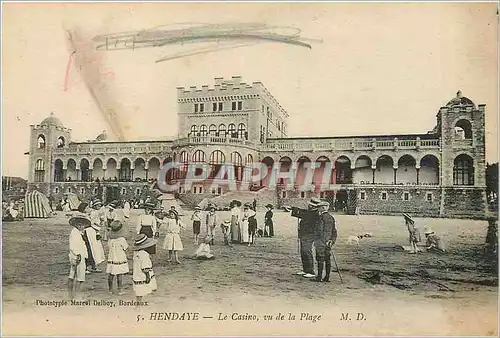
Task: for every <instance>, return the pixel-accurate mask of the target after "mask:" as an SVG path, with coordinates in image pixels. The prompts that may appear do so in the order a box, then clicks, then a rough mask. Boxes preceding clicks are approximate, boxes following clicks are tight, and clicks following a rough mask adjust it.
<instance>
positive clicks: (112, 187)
mask: <svg viewBox="0 0 500 338" xmlns="http://www.w3.org/2000/svg"><path fill="white" fill-rule="evenodd" d="M177 101H178V115H179V125H178V135H177V138H176V139H174V140H165V141H133V142H110V141H106V140H103V141H88V142H72V140H71V129H68V128H65V127H64V126H63V125H62V123H61V122H60V121H59V120H58V119H57V118H56V117H55V116H53V115H51V116H50V117H48V118H46V119H45V120H44V121H42V122H41V123H40V124H39V125H36V126H35V125H33V126H31V138H30V151H29V154H30V158H29V175H28V177H29V179H28V183H29V185H28V189H31V190H32V189H38V190H40V191H43V192H44V193H46V194H52V195H53V197H54V198H55V199H60V198H62V197H63V196H64V194H65V193H75V194H77V195H78V196H80V198H81V199H83V200H87V199H88V198H90V197H92V196H100V197H102V198H103V199H104V200H105V201H109V200H111V199H125V198H127V199H131V198H132V199H134V198H144V197H145V196H146V195H147V193H148V191H149V190H150V188H151V187H152V186H153V185H154V180H155V179H160V180H162V181H166V182H167V183H169V184H176V183H186V181H187V179H188V176H187V172H186V168H187V165H190V164H193V163H197V164H202V163H203V164H205V165H206V166H207V167H208V168H209V169H210V170H211V174H210V175H211V176H210V177H209V179H207V180H205V181H203V182H198V181H196V182H195V181H194V180H193V182H191V181H189V183H192V184H188V185H180V186H179V188H178V189H176V190H175V191H174V192H175V193H176V194H178V196H179V198H181V199H183V200H184V201H185V203H187V204H190V205H194V204H197V203H199V202H200V201H201V200H203V199H204V198H215V197H216V196H220V195H222V197H217V200H218V201H222V202H224V201H225V198H224V197H223V196H233V195H234V194H235V192H234V191H231V190H233V189H234V187H235V186H236V189H237V190H238V191H240V194H245V192H246V191H247V192H249V193H250V195H249V196H253V195H252V193H251V192H252V191H259V195H258V196H260V197H259V198H261V199H265V200H267V201H270V202H272V203H273V204H276V205H277V206H284V205H296V206H305V205H306V203H307V200H308V199H310V198H311V197H312V196H318V197H320V198H324V199H326V200H328V201H330V202H331V205H332V207H333V208H335V209H336V210H343V211H345V212H348V213H355V212H357V213H361V214H363V213H364V214H371V213H383V214H398V213H401V212H409V213H412V214H415V215H422V216H442V217H481V216H482V215H483V214H484V211H485V208H486V200H485V186H486V184H485V128H484V127H485V126H484V123H485V122H484V121H485V118H484V114H485V106H484V105H478V106H476V105H475V104H474V103H473V102H472V101H471V100H469V99H468V98H466V97H463V96H462V94H461V93H460V92H458V93H457V96H456V97H455V98H453V99H452V100H450V101H449V102H448V103H447V104H446V105H445V106H443V107H442V108H440V109H439V111H438V113H437V116H436V117H437V118H436V126H435V127H434V129H433V130H432V131H430V132H427V133H422V134H411V135H406V134H405V135H401V134H394V135H375V136H353V137H311V138H292V137H288V136H287V131H288V113H287V112H286V111H285V110H284V109H283V108H282V107H281V106H280V105H279V103H278V101H277V100H276V99H275V98H274V97H273V96H272V95H271V93H270V92H269V91H268V90H267V89H266V88H265V87H264V85H263V84H262V83H260V82H253V83H252V84H251V85H249V84H245V83H243V82H242V81H241V78H240V77H233V78H232V79H231V80H229V81H224V79H222V78H216V79H215V85H214V86H213V88H209V86H202V87H201V89H199V88H197V87H190V88H189V89H188V90H186V89H185V88H183V87H180V88H178V89H177ZM169 162H172V163H173V162H175V163H180V164H181V165H180V166H179V167H177V169H176V170H171V171H169V172H168V173H167V175H166V177H161V176H159V173H160V168H161V167H162V166H163V165H164V164H166V163H169ZM256 162H259V163H263V164H265V166H266V167H267V169H265V170H264V171H262V172H260V174H259V173H257V175H260V176H259V177H258V179H257V180H256V181H255V180H254V181H251V179H250V178H251V177H252V175H256V172H255V170H253V171H252V169H251V168H249V166H250V165H252V164H253V163H256ZM224 163H231V164H232V165H234V169H232V170H233V172H234V175H235V177H236V178H237V183H236V185H235V186H231V185H228V184H227V181H224V178H222V181H221V180H220V179H221V177H218V176H217V172H219V174H220V166H221V165H222V164H224ZM312 163H317V167H316V168H315V170H314V172H313V173H312V172H310V171H308V170H306V169H307V167H309V166H311V164H312ZM308 173H309V175H311V176H310V177H309V176H307V175H308ZM254 178H255V177H254ZM214 180H215V181H216V182H217V183H218V185H217V186H216V187H215V188H213V189H212V183H213V182H214ZM252 182H253V183H252ZM236 194H238V192H236ZM235 196H236V195H235ZM242 196H245V195H242ZM249 198H250V197H249Z"/></svg>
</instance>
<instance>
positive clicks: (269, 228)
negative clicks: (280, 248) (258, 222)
mask: <svg viewBox="0 0 500 338" xmlns="http://www.w3.org/2000/svg"><path fill="white" fill-rule="evenodd" d="M266 208H267V211H266V215H265V216H264V237H273V236H274V224H273V211H272V210H273V206H272V205H271V204H268V205H266Z"/></svg>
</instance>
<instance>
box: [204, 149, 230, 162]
mask: <svg viewBox="0 0 500 338" xmlns="http://www.w3.org/2000/svg"><path fill="white" fill-rule="evenodd" d="M225 161H226V157H225V156H224V153H223V152H222V151H220V150H215V151H214V152H213V153H212V154H210V159H209V161H208V163H210V164H223V163H224V162H225Z"/></svg>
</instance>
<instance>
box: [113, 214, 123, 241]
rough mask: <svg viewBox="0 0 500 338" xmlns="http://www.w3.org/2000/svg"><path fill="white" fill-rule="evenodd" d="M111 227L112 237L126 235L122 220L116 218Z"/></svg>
mask: <svg viewBox="0 0 500 338" xmlns="http://www.w3.org/2000/svg"><path fill="white" fill-rule="evenodd" d="M109 227H110V228H111V231H110V232H109V238H110V239H116V238H119V237H124V236H125V228H124V227H123V223H122V222H121V221H119V220H117V219H115V220H114V221H113V222H111V225H110V226H109Z"/></svg>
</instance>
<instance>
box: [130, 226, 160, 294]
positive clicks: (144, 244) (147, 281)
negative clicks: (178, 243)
mask: <svg viewBox="0 0 500 338" xmlns="http://www.w3.org/2000/svg"><path fill="white" fill-rule="evenodd" d="M155 245H156V240H155V239H153V238H150V237H148V236H146V235H145V234H140V235H137V237H136V239H135V246H134V271H133V276H132V280H133V282H134V292H135V296H136V298H137V302H140V301H142V297H144V296H146V295H149V294H150V293H152V292H153V291H155V290H156V278H155V275H154V272H153V263H152V262H151V256H150V251H151V248H153V247H154V246H155Z"/></svg>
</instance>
